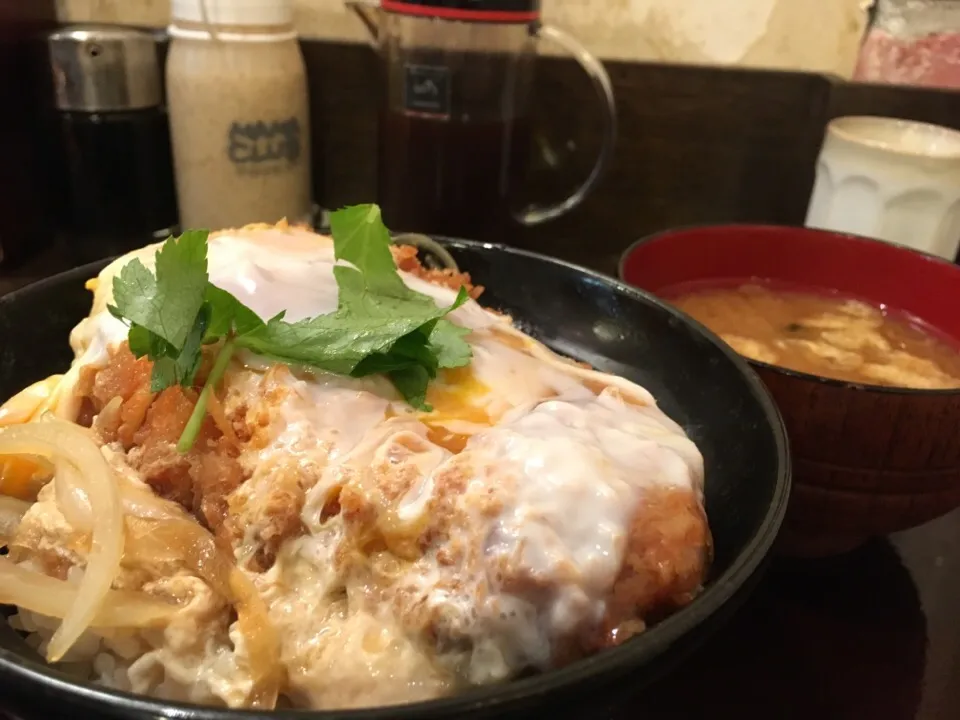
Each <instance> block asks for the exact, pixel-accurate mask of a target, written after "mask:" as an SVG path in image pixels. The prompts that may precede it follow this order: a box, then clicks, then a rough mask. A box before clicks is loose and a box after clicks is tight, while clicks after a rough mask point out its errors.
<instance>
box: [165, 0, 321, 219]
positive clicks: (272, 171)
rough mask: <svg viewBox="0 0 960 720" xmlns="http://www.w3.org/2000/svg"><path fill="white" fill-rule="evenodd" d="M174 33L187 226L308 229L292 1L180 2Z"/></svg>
mask: <svg viewBox="0 0 960 720" xmlns="http://www.w3.org/2000/svg"><path fill="white" fill-rule="evenodd" d="M169 32H170V38H171V43H170V50H169V53H168V56H167V103H168V106H169V113H170V134H171V140H172V143H173V157H174V167H175V171H176V180H177V198H178V201H179V205H180V225H181V227H183V228H185V229H186V228H209V229H211V230H217V229H221V228H233V227H239V226H242V225H246V224H249V223H257V222H264V223H274V222H277V221H279V220H281V219H283V218H286V219H287V220H288V221H290V222H307V221H309V219H310V214H311V208H312V200H311V195H312V193H311V184H310V122H309V107H308V99H307V81H306V68H305V67H304V62H303V55H302V54H301V52H300V46H299V44H298V43H297V35H296V32H295V30H294V28H293V9H292V7H291V2H290V0H173V2H172V22H171V25H170V28H169Z"/></svg>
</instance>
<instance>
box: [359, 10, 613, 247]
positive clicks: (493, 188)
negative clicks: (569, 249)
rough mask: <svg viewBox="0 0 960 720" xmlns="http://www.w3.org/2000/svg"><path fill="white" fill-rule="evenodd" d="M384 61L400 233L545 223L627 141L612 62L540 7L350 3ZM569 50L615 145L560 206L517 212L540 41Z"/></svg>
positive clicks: (390, 192) (386, 153)
mask: <svg viewBox="0 0 960 720" xmlns="http://www.w3.org/2000/svg"><path fill="white" fill-rule="evenodd" d="M347 6H348V7H350V8H351V9H352V10H353V11H354V12H356V13H357V14H358V15H359V17H360V19H361V20H362V21H363V23H364V24H365V25H366V27H367V28H368V29H369V31H370V33H371V34H372V36H373V38H374V41H375V44H376V47H377V49H378V51H379V53H380V58H381V68H382V79H383V83H382V88H383V91H382V92H383V94H382V97H381V105H380V123H379V170H378V181H379V193H378V201H379V203H380V205H381V207H382V209H383V214H384V219H385V221H386V222H387V224H388V225H389V226H390V227H391V228H393V229H395V230H403V231H415V232H422V233H433V234H442V235H457V236H460V237H474V238H479V239H496V237H497V234H498V232H500V231H502V230H503V229H504V226H505V223H508V222H512V223H520V224H521V225H527V226H531V225H539V224H540V223H543V222H545V221H548V220H552V219H554V218H558V217H560V216H561V215H564V214H565V213H567V212H569V211H570V210H572V209H573V208H575V207H576V206H577V205H579V204H580V203H581V202H582V201H583V199H584V198H585V197H586V196H587V195H588V194H589V193H590V191H591V190H593V189H594V188H595V187H596V185H597V183H598V182H599V180H600V178H601V177H602V175H603V172H604V170H605V168H606V165H607V162H608V160H609V158H610V155H611V152H612V149H613V146H614V143H615V141H616V131H617V126H616V108H615V104H614V98H613V90H612V88H611V84H610V78H609V77H608V75H607V73H606V70H604V68H603V65H602V64H601V63H600V61H598V60H597V59H596V58H595V57H594V56H593V55H591V54H590V53H589V52H587V50H586V49H585V48H584V47H583V46H582V45H580V43H578V42H577V41H576V40H574V39H573V38H572V37H570V36H569V35H567V34H566V33H564V32H562V31H560V30H558V29H556V28H554V27H551V26H549V25H544V24H542V23H541V22H540V8H539V0H347ZM540 39H544V40H549V41H552V42H554V43H556V44H557V45H559V46H560V47H562V48H563V49H564V50H566V51H567V52H569V53H570V54H571V55H573V57H574V58H575V59H576V60H577V62H579V63H580V65H581V67H583V69H584V71H585V72H586V73H587V75H588V76H589V77H590V79H591V81H592V83H593V86H594V88H595V91H596V95H597V98H598V99H599V101H600V105H601V109H602V113H603V124H604V137H603V142H602V145H601V148H600V153H599V156H598V157H597V160H596V162H595V164H594V166H593V169H592V171H591V172H590V174H589V175H588V177H587V178H586V180H585V181H584V182H583V183H582V184H581V185H580V187H578V188H577V189H576V190H575V191H574V192H573V193H572V194H571V195H570V196H569V197H567V198H566V199H564V200H562V201H560V202H557V203H555V204H552V205H545V206H528V207H524V208H522V209H519V208H518V207H517V196H518V191H519V190H522V189H523V187H522V186H523V183H524V181H525V179H526V176H527V169H528V164H529V161H530V159H531V155H532V138H533V132H532V128H531V123H530V107H529V105H530V94H531V93H530V90H531V86H532V79H533V65H534V60H535V58H536V50H537V42H538V41H539V40H540Z"/></svg>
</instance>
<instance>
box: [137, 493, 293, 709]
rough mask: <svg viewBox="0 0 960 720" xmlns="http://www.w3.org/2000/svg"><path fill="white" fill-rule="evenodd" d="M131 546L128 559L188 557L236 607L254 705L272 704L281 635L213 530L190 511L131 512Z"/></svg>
mask: <svg viewBox="0 0 960 720" xmlns="http://www.w3.org/2000/svg"><path fill="white" fill-rule="evenodd" d="M161 502H167V501H161ZM170 504H171V505H173V503H170ZM174 507H176V508H177V510H179V509H180V508H179V506H176V505H175V506H174ZM126 547H127V553H126V557H127V558H128V559H129V558H143V559H150V560H153V561H157V560H177V561H181V562H185V563H186V564H187V565H188V566H189V567H190V568H191V569H193V570H194V571H195V572H196V573H197V574H198V575H199V576H200V577H201V578H203V579H204V580H205V581H206V583H207V584H208V585H209V586H210V587H211V588H212V589H213V591H214V592H216V593H217V594H219V595H220V596H221V597H223V598H224V599H225V600H227V602H229V603H231V604H232V605H233V606H234V608H235V609H236V611H237V624H238V625H239V627H240V632H241V633H243V637H244V639H245V640H246V646H247V651H248V654H249V662H250V675H251V678H252V680H253V688H252V690H251V692H250V697H248V698H247V704H248V705H249V707H252V708H259V709H270V708H273V707H274V706H275V705H276V702H277V694H278V693H279V689H280V681H281V677H280V640H279V638H278V636H277V633H276V629H275V628H274V627H273V623H272V622H270V618H269V616H268V615H267V606H266V604H265V603H264V602H263V598H261V597H260V594H259V593H258V592H257V589H256V587H255V586H254V584H253V582H251V580H250V578H248V577H247V576H246V575H244V574H243V572H241V571H240V570H239V569H238V568H237V567H236V565H235V564H234V562H233V558H232V557H231V556H229V555H228V554H227V553H225V552H224V551H223V550H221V549H220V548H219V547H218V546H217V544H216V540H215V539H214V537H213V535H211V534H210V533H209V532H208V531H207V530H205V529H204V528H203V527H201V526H200V524H199V523H198V522H197V521H196V520H194V519H193V518H192V517H190V516H188V515H186V514H185V513H182V514H181V516H180V517H179V518H174V517H170V518H167V519H164V520H146V519H144V518H138V517H130V516H128V517H127V546H126Z"/></svg>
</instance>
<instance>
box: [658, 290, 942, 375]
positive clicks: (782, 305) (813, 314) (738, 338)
mask: <svg viewBox="0 0 960 720" xmlns="http://www.w3.org/2000/svg"><path fill="white" fill-rule="evenodd" d="M670 302H672V303H673V304H674V305H676V306H677V307H679V308H680V309H681V310H683V311H684V312H685V313H687V314H688V315H690V316H692V317H693V318H694V319H696V320H698V321H699V322H701V323H702V324H704V325H706V326H707V327H708V328H710V329H711V330H712V331H713V332H715V333H716V334H717V335H719V336H720V337H721V338H722V339H723V340H724V341H726V342H727V343H728V344H729V345H730V346H731V347H732V348H733V349H734V350H736V351H737V352H738V353H740V354H741V355H743V356H745V357H747V358H750V359H752V360H759V361H761V362H766V363H770V364H773V365H779V366H781V367H784V368H787V369H790V370H798V371H800V372H806V373H810V374H812V375H821V376H824V377H828V378H833V379H836V380H844V381H848V382H854V383H865V384H868V385H887V386H892V387H905V388H916V389H945V388H957V387H960V350H958V348H957V347H956V345H955V344H954V343H952V342H951V341H950V340H949V339H948V338H945V337H942V336H941V335H940V334H939V333H937V332H936V331H934V330H932V329H931V328H928V327H925V326H924V325H923V324H922V323H920V322H918V321H916V320H914V319H913V318H911V317H910V316H908V315H906V314H904V313H899V312H895V311H892V310H890V309H889V308H886V307H884V306H880V307H876V306H873V305H870V304H868V303H865V302H862V301H860V300H857V299H854V298H849V297H844V296H841V295H836V294H823V293H817V292H815V291H814V292H811V291H809V290H797V289H794V288H782V287H777V286H776V285H773V284H771V283H769V282H767V281H763V280H750V281H747V282H738V283H735V284H731V285H729V286H724V287H718V286H716V285H711V286H709V287H702V286H701V287H693V286H687V287H685V288H677V289H676V291H675V292H674V293H671V298H670Z"/></svg>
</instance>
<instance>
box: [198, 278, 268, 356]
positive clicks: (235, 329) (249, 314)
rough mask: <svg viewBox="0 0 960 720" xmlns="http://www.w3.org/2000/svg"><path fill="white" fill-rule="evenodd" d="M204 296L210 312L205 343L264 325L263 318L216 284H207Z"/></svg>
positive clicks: (245, 332) (244, 332) (248, 331)
mask: <svg viewBox="0 0 960 720" xmlns="http://www.w3.org/2000/svg"><path fill="white" fill-rule="evenodd" d="M204 298H205V300H206V306H207V308H208V310H209V313H210V322H209V324H208V325H207V330H206V334H205V335H204V338H203V341H204V342H205V343H211V342H215V341H217V340H219V339H220V338H223V337H226V336H227V335H229V334H231V333H236V334H237V335H246V334H247V333H250V332H253V331H254V330H259V329H260V328H262V327H263V326H264V322H263V320H261V319H260V317H259V316H258V315H257V314H256V313H255V312H254V311H253V310H251V309H250V308H248V307H247V306H246V305H244V304H243V303H242V302H240V301H239V300H237V299H236V298H235V297H234V296H233V295H231V294H230V293H228V292H227V291H226V290H221V289H220V288H218V287H217V286H216V285H211V284H209V283H208V284H207V289H206V293H205V294H204ZM281 317H282V316H281Z"/></svg>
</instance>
